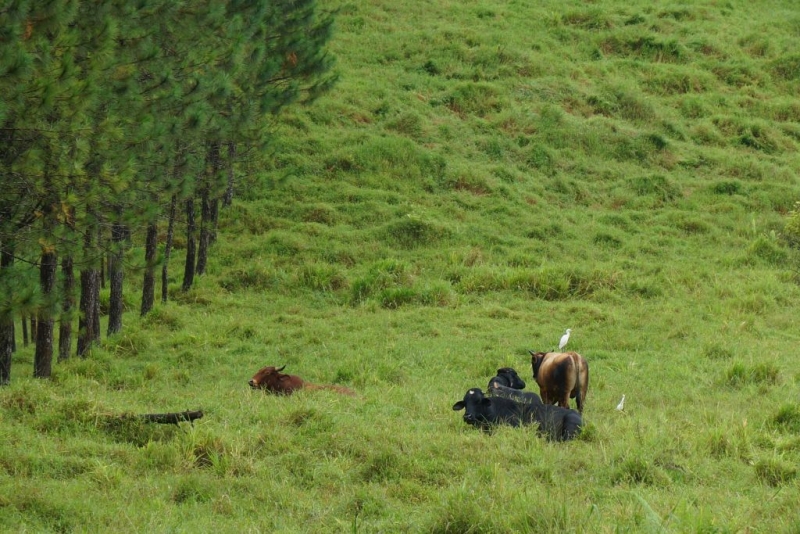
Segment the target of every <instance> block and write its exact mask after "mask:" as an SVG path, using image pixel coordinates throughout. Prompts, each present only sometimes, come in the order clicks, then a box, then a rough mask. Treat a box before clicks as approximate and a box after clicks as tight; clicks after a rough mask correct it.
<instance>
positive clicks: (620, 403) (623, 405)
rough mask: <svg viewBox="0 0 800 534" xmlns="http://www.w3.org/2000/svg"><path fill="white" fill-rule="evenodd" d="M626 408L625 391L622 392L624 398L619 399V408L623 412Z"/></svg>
mask: <svg viewBox="0 0 800 534" xmlns="http://www.w3.org/2000/svg"><path fill="white" fill-rule="evenodd" d="M624 409H625V394H624V393H623V394H622V400H621V401H619V404H617V410H619V411H620V412H621V411H622V410H624Z"/></svg>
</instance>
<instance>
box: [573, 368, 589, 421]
mask: <svg viewBox="0 0 800 534" xmlns="http://www.w3.org/2000/svg"><path fill="white" fill-rule="evenodd" d="M572 361H573V362H575V366H574V367H575V373H576V374H577V377H576V379H575V389H576V391H575V404H577V405H578V412H580V413H583V384H581V375H582V374H583V372H582V371H583V370H582V369H581V367H582V366H581V361H580V359H578V358H576V357H575V356H573V357H572ZM587 379H588V376H587Z"/></svg>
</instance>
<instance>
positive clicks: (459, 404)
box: [453, 401, 467, 412]
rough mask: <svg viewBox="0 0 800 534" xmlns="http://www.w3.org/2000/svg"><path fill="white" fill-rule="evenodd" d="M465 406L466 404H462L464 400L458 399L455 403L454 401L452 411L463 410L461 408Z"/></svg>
mask: <svg viewBox="0 0 800 534" xmlns="http://www.w3.org/2000/svg"><path fill="white" fill-rule="evenodd" d="M466 407H467V405H466V404H464V401H458V402H457V403H455V404H454V405H453V411H456V412H457V411H459V410H463V409H464V408H466Z"/></svg>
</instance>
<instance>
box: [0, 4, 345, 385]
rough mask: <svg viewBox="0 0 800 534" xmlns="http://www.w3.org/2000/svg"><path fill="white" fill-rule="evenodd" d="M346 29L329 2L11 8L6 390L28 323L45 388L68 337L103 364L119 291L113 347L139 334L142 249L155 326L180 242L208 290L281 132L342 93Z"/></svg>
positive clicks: (2, 164)
mask: <svg viewBox="0 0 800 534" xmlns="http://www.w3.org/2000/svg"><path fill="white" fill-rule="evenodd" d="M332 23H333V14H332V13H330V12H323V11H321V10H319V9H318V8H317V6H316V3H315V0H217V1H215V0H194V1H180V0H96V1H92V2H90V1H86V0H48V1H45V2H42V1H40V0H28V1H25V0H5V1H2V2H0V384H4V383H8V381H9V379H10V374H11V362H12V354H13V352H14V351H15V349H16V344H17V340H16V339H15V321H22V323H23V325H24V326H27V323H26V322H25V321H26V318H32V321H31V322H32V325H35V331H34V329H33V328H32V329H31V330H32V332H31V334H32V336H33V337H32V340H33V341H34V342H35V345H36V349H35V355H34V369H33V374H34V376H35V377H41V378H47V377H49V376H50V375H51V368H52V361H53V353H54V350H55V346H56V342H55V339H54V338H55V335H56V331H55V330H56V329H55V325H56V323H58V326H59V328H58V342H57V350H58V352H57V358H58V360H62V359H66V358H69V357H70V352H71V350H72V347H73V345H75V346H76V347H77V349H76V352H77V355H78V356H86V355H87V352H88V351H89V349H90V348H91V346H92V345H93V344H94V343H96V342H97V341H98V340H99V339H100V315H101V311H100V297H99V295H100V286H101V283H104V282H105V278H106V277H107V282H108V284H109V291H110V299H109V303H108V310H107V313H108V329H107V335H111V334H114V333H116V332H118V331H119V330H120V329H121V328H122V312H123V285H124V275H125V268H124V261H123V259H124V253H125V251H126V249H128V248H129V247H130V245H131V241H132V236H136V238H137V239H139V236H143V238H142V239H143V242H144V251H145V252H144V258H143V261H144V269H143V272H144V275H143V284H142V288H143V289H142V295H141V313H142V314H143V315H144V314H147V313H148V312H149V311H150V310H151V309H152V307H153V306H154V302H155V300H156V285H157V281H158V280H157V275H158V273H157V270H158V267H159V266H160V268H161V273H160V275H161V280H160V281H161V300H162V301H163V302H166V301H167V298H168V293H167V278H168V265H169V257H170V253H171V251H172V247H173V242H174V238H175V235H176V233H177V232H183V233H184V235H185V239H186V261H185V268H184V273H183V284H182V289H183V290H188V289H189V288H191V286H192V283H193V279H194V276H195V275H201V274H203V272H204V271H205V268H206V262H207V259H208V254H209V248H210V246H211V245H212V244H213V242H214V240H215V239H216V225H217V219H218V214H219V210H220V209H221V207H224V206H226V205H229V204H230V203H231V202H232V199H233V196H234V191H235V176H236V175H237V174H236V172H237V169H239V168H240V167H241V165H242V163H243V162H247V161H253V160H257V158H258V157H259V155H261V154H264V153H265V150H264V149H265V147H266V145H267V144H268V143H269V140H270V124H271V121H270V118H271V117H274V116H275V115H276V114H278V113H279V112H280V111H281V110H282V109H284V108H285V106H287V105H288V104H290V103H293V102H308V101H311V100H313V99H314V98H315V97H316V96H318V95H319V94H321V93H323V92H324V91H325V90H327V89H328V88H329V87H330V86H331V85H332V84H333V83H334V81H335V75H334V74H333V72H332V69H331V66H332V61H333V60H332V58H331V55H330V54H329V53H328V51H327V49H326V45H327V42H328V40H329V38H330V35H331V29H332ZM160 247H163V248H161V249H159V248H160ZM76 318H77V326H78V329H77V339H76V340H73V337H74V336H73V328H72V327H73V323H74V322H75V319H76ZM74 341H76V342H74Z"/></svg>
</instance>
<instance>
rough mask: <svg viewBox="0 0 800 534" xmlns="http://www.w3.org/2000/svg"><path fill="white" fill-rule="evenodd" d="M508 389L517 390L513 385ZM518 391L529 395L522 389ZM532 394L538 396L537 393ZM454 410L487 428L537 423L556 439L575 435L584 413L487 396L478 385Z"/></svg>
mask: <svg viewBox="0 0 800 534" xmlns="http://www.w3.org/2000/svg"><path fill="white" fill-rule="evenodd" d="M501 387H502V386H501ZM505 389H506V390H509V391H516V390H514V389H512V388H505ZM503 391H504V392H505V393H507V391H505V390H503ZM516 393H519V394H522V395H525V394H523V393H521V392H519V391H516ZM530 395H534V396H535V397H536V398H537V399H538V396H537V395H536V394H535V393H533V394H530ZM453 410H456V411H459V410H464V422H466V423H468V424H470V425H473V426H476V427H478V428H481V429H483V430H488V429H491V427H492V426H494V425H500V424H506V425H511V426H520V425H527V424H531V423H536V424H537V426H538V427H539V433H540V434H543V435H544V436H545V437H547V439H550V440H553V441H567V440H571V439H573V438H575V437H576V436H577V435H578V434H579V433H580V431H581V426H582V425H583V421H582V420H581V416H580V414H579V413H578V412H576V411H575V410H569V409H566V408H561V407H559V406H552V405H546V404H542V403H541V400H540V401H539V403H538V404H535V403H528V402H518V401H516V400H513V399H507V398H503V397H499V396H498V397H486V396H484V394H483V391H481V390H480V389H478V388H473V389H470V390H469V391H467V393H466V395H464V400H461V401H458V402H457V403H455V404H454V405H453Z"/></svg>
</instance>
